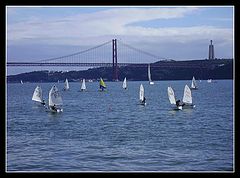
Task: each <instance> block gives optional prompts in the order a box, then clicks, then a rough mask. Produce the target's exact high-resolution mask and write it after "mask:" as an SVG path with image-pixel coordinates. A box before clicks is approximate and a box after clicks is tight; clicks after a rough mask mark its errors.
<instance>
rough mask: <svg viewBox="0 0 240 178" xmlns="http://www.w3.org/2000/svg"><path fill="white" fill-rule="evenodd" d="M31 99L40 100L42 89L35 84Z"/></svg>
mask: <svg viewBox="0 0 240 178" xmlns="http://www.w3.org/2000/svg"><path fill="white" fill-rule="evenodd" d="M32 100H33V101H38V102H42V89H41V87H39V86H37V87H36V88H35V90H34V92H33V96H32Z"/></svg>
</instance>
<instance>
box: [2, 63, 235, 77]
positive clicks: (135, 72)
mask: <svg viewBox="0 0 240 178" xmlns="http://www.w3.org/2000/svg"><path fill="white" fill-rule="evenodd" d="M155 64H166V62H165V63H164V62H163V61H161V62H160V61H159V62H157V63H155ZM167 64H168V65H170V66H171V65H172V66H173V67H170V68H169V67H168V68H158V67H152V68H151V73H152V80H154V81H157V80H189V79H191V78H192V76H195V78H196V79H202V80H206V79H209V78H211V79H233V60H221V59H218V60H213V61H209V60H195V61H170V62H167ZM175 64H177V65H181V64H184V65H186V64H189V65H190V64H191V65H192V66H196V67H192V68H189V67H185V68H178V67H174V66H176V65H175ZM199 65H207V66H209V67H208V68H204V69H203V68H202V69H200V68H199ZM112 72H113V70H112V67H99V68H92V69H88V70H83V71H69V72H56V71H34V72H29V73H22V74H18V75H10V76H7V82H20V80H23V81H24V82H56V81H58V80H59V81H64V80H65V79H66V78H68V80H69V81H79V80H81V79H83V78H85V79H92V80H97V79H99V78H100V77H102V78H104V79H105V80H106V81H112V77H113V76H112ZM124 77H127V79H128V80H143V81H144V80H148V76H147V67H135V68H134V67H120V68H119V80H123V79H124Z"/></svg>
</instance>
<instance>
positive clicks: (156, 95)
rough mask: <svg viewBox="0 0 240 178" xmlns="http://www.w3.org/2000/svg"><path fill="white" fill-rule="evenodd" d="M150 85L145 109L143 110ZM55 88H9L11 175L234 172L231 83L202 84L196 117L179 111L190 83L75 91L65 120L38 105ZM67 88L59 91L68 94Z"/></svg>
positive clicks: (75, 87)
mask: <svg viewBox="0 0 240 178" xmlns="http://www.w3.org/2000/svg"><path fill="white" fill-rule="evenodd" d="M141 83H142V84H143V85H144V88H145V96H146V99H147V105H146V106H145V107H144V106H141V105H138V102H139V86H140V84H141ZM53 84H54V83H24V84H23V85H21V84H7V118H6V121H7V122H6V123H7V124H6V128H7V140H6V141H7V148H6V153H7V158H6V165H7V166H6V170H7V171H233V169H234V162H233V158H234V157H233V156H234V150H233V143H234V142H233V138H234V137H233V136H234V135H233V134H234V133H233V122H234V121H233V81H232V80H217V81H216V83H207V81H203V80H202V81H201V82H199V81H198V86H199V90H194V91H192V95H193V102H194V103H195V104H196V107H195V108H194V109H186V110H183V111H173V110H171V106H170V103H169V100H168V96H167V87H168V86H172V87H173V89H174V90H175V94H176V96H177V98H179V99H182V97H183V89H184V86H185V84H188V85H189V86H190V84H191V81H190V80H189V81H155V85H149V84H148V82H147V81H142V82H141V81H138V82H136V81H135V82H128V83H127V84H128V89H127V90H123V89H122V82H106V85H107V89H108V91H107V92H99V91H98V83H97V82H93V83H88V82H87V83H86V86H87V91H86V92H80V91H79V90H80V83H79V82H76V83H71V82H70V90H69V91H66V92H64V91H61V95H62V98H63V102H64V106H63V108H64V112H63V113H61V114H52V113H49V112H46V111H45V110H44V108H43V107H41V106H38V105H36V104H35V103H34V102H33V101H32V100H31V98H32V94H33V91H34V89H35V87H36V86H37V85H39V86H41V88H42V90H43V96H44V99H45V100H48V92H49V90H50V89H51V87H52V86H53ZM63 85H64V84H63V83H56V86H57V87H58V88H59V89H60V90H62V89H63Z"/></svg>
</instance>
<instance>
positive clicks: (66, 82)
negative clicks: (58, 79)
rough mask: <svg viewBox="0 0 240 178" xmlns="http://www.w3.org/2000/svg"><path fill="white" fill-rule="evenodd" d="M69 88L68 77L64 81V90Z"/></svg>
mask: <svg viewBox="0 0 240 178" xmlns="http://www.w3.org/2000/svg"><path fill="white" fill-rule="evenodd" d="M68 89H69V83H68V79H67V78H66V80H65V83H64V90H68Z"/></svg>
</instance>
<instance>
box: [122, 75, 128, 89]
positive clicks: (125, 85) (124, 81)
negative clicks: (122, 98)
mask: <svg viewBox="0 0 240 178" xmlns="http://www.w3.org/2000/svg"><path fill="white" fill-rule="evenodd" d="M122 87H123V88H124V89H126V88H127V79H126V77H125V78H124V80H123V86H122Z"/></svg>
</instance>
